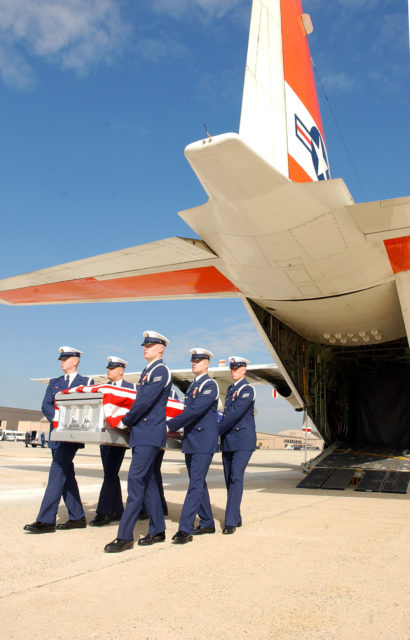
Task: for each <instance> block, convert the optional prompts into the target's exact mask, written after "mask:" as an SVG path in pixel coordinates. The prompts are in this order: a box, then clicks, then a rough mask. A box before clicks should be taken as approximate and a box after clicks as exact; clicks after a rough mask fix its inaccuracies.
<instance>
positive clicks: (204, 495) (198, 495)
mask: <svg viewBox="0 0 410 640" xmlns="http://www.w3.org/2000/svg"><path fill="white" fill-rule="evenodd" d="M190 353H191V363H192V371H193V373H194V374H195V379H194V381H193V382H192V383H191V384H190V386H189V387H188V390H187V392H186V395H185V403H184V404H185V408H184V410H183V412H182V413H180V414H179V415H178V416H176V417H175V418H172V419H171V420H168V423H167V426H168V428H169V430H170V431H178V429H181V427H183V428H184V436H183V439H182V452H183V453H185V462H186V466H187V469H188V475H189V487H188V492H187V495H186V498H185V502H184V506H183V507H182V512H181V517H180V520H179V529H178V531H177V533H176V534H175V535H174V536H173V538H172V540H173V541H174V543H175V544H184V543H185V542H190V541H191V540H192V535H201V534H204V533H215V522H214V518H213V515H212V508H211V503H210V500H209V494H208V487H207V484H206V474H207V473H208V469H209V465H210V464H211V460H212V457H213V455H214V453H215V452H216V451H218V425H217V416H216V411H217V407H218V397H219V388H218V385H217V383H216V382H215V380H212V378H210V377H209V376H208V368H209V363H210V359H211V358H213V354H212V353H211V352H210V351H207V350H206V349H202V348H201V347H197V348H195V349H191V350H190ZM196 515H199V525H198V526H197V527H195V528H194V522H195V517H196Z"/></svg>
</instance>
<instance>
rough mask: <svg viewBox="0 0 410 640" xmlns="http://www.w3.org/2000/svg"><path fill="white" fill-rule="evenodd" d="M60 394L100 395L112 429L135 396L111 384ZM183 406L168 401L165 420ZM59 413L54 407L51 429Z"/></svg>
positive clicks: (131, 390)
mask: <svg viewBox="0 0 410 640" xmlns="http://www.w3.org/2000/svg"><path fill="white" fill-rule="evenodd" d="M61 393H67V394H68V393H102V394H103V398H102V406H103V412H104V418H105V420H106V421H107V423H108V424H109V425H110V427H112V428H113V429H114V428H115V427H118V425H119V424H120V422H121V420H122V419H123V417H124V416H125V414H126V413H128V411H129V410H130V409H131V407H132V405H133V404H134V400H135V398H136V396H137V392H136V391H135V389H127V388H125V387H115V386H114V385H111V384H94V385H91V386H85V385H80V386H79V387H72V388H71V389H64V391H62V392H61ZM183 410H184V405H183V403H182V402H179V400H172V399H171V398H169V399H168V402H167V406H166V412H165V415H166V418H167V420H168V419H169V418H174V417H175V416H177V415H179V414H180V413H182V411H183ZM59 414H60V411H59V409H58V407H57V405H55V414H54V420H53V429H56V428H57V427H58V420H59Z"/></svg>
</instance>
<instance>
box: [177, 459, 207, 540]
mask: <svg viewBox="0 0 410 640" xmlns="http://www.w3.org/2000/svg"><path fill="white" fill-rule="evenodd" d="M213 455H214V454H213V453H186V454H185V462H186V466H187V469H188V475H189V487H188V492H187V494H186V497H185V501H184V506H183V507H182V512H181V517H180V520H179V530H180V531H185V532H186V533H189V534H191V533H192V532H193V530H194V522H195V517H196V515H197V514H198V516H199V525H200V526H201V527H214V526H215V522H214V517H213V515H212V508H211V502H210V500H209V493H208V487H207V484H206V480H205V479H206V474H207V473H208V469H209V465H210V464H211V461H212V458H213Z"/></svg>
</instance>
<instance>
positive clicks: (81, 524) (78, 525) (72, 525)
mask: <svg viewBox="0 0 410 640" xmlns="http://www.w3.org/2000/svg"><path fill="white" fill-rule="evenodd" d="M86 526H87V521H86V519H85V516H84V517H83V518H79V520H67V522H63V523H62V524H58V525H57V529H58V530H59V531H67V530H68V529H85V528H86Z"/></svg>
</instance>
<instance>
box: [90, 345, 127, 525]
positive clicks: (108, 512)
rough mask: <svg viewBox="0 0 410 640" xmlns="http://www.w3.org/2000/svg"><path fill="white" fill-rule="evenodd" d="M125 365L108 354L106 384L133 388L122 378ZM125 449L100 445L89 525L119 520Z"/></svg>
mask: <svg viewBox="0 0 410 640" xmlns="http://www.w3.org/2000/svg"><path fill="white" fill-rule="evenodd" d="M127 366H128V362H126V361H125V360H123V359H122V358H118V357H117V356H109V357H108V364H107V378H108V384H111V385H113V386H115V387H122V388H125V389H135V385H134V384H132V383H131V382H127V381H126V380H124V371H125V367H127ZM125 451H126V447H114V446H110V445H101V446H100V455H101V460H102V465H103V470H104V480H103V483H102V486H101V490H100V495H99V498H98V504H97V512H96V514H95V517H94V519H93V520H91V522H90V526H91V527H104V526H105V525H107V524H110V522H115V521H119V520H121V516H122V514H123V512H124V505H123V502H122V492H121V482H120V476H119V473H120V469H121V465H122V461H123V460H124V455H125Z"/></svg>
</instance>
